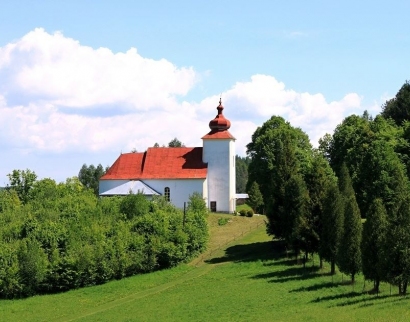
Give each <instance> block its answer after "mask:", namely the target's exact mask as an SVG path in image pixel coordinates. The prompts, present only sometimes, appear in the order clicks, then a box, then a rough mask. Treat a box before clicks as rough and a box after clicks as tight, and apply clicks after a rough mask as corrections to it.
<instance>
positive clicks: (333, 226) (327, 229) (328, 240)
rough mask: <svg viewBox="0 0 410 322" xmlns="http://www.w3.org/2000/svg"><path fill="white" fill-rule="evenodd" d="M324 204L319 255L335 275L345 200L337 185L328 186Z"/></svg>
mask: <svg viewBox="0 0 410 322" xmlns="http://www.w3.org/2000/svg"><path fill="white" fill-rule="evenodd" d="M323 204H324V206H323V216H322V230H321V236H320V246H319V255H320V256H321V257H322V258H323V259H324V260H326V261H328V262H329V263H330V267H331V268H330V274H332V275H333V274H335V272H336V260H337V254H338V250H339V245H340V240H341V238H342V233H343V221H344V220H343V217H344V208H343V207H344V204H343V199H342V196H341V194H340V192H339V188H338V187H337V185H336V184H331V185H329V186H328V188H327V191H326V195H325V199H324V203H323Z"/></svg>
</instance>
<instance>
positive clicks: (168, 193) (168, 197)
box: [164, 187, 171, 201]
mask: <svg viewBox="0 0 410 322" xmlns="http://www.w3.org/2000/svg"><path fill="white" fill-rule="evenodd" d="M164 196H165V200H166V201H170V200H171V190H170V189H169V187H165V189H164Z"/></svg>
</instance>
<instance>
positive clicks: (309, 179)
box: [306, 150, 337, 266]
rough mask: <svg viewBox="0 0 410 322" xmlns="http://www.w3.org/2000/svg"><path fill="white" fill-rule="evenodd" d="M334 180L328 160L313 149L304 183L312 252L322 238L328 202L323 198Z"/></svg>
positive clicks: (335, 179) (317, 247) (334, 182)
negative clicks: (308, 199)
mask: <svg viewBox="0 0 410 322" xmlns="http://www.w3.org/2000/svg"><path fill="white" fill-rule="evenodd" d="M336 182H337V178H336V176H335V174H334V172H333V170H332V168H331V167H330V165H329V162H328V161H327V160H326V159H325V157H324V156H323V154H322V153H321V152H319V151H318V150H315V151H314V153H313V159H312V166H311V168H310V171H309V173H308V175H307V176H306V185H307V187H308V190H309V197H310V203H309V208H310V211H309V213H308V221H309V222H310V227H311V230H312V231H311V234H310V236H311V238H312V239H311V240H310V244H311V251H312V252H317V251H319V244H320V240H321V238H322V237H321V236H322V224H323V217H324V216H325V215H326V214H325V213H324V206H325V204H326V203H327V202H329V201H328V200H325V198H326V191H327V188H328V186H330V185H334V184H336ZM319 255H320V253H319ZM321 259H322V258H321ZM320 265H321V266H322V260H321V261H320Z"/></svg>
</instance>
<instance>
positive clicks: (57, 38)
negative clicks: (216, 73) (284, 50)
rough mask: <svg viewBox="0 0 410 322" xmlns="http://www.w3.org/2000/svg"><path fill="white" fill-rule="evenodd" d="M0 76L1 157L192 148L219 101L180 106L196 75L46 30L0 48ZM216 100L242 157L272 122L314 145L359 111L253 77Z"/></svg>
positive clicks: (354, 104)
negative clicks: (175, 142)
mask: <svg viewBox="0 0 410 322" xmlns="http://www.w3.org/2000/svg"><path fill="white" fill-rule="evenodd" d="M0 77H1V78H2V83H1V85H0V148H2V149H3V150H4V151H6V150H7V151H12V150H13V151H20V153H25V154H30V153H33V152H34V151H36V152H38V151H43V152H46V153H48V152H53V153H59V154H60V155H61V154H65V153H67V155H68V154H70V153H74V152H75V153H88V152H91V153H107V154H109V155H110V157H109V159H110V160H114V159H115V158H116V157H117V155H118V153H119V152H120V151H121V150H122V151H124V152H126V151H130V150H131V149H133V148H136V149H137V150H138V151H143V150H145V149H146V148H147V147H149V146H152V145H153V144H154V143H155V142H158V143H159V144H167V143H168V142H169V141H170V140H171V139H173V138H174V137H177V138H179V139H180V140H181V141H182V142H184V143H185V144H186V145H187V146H198V145H201V140H200V138H201V137H202V136H203V135H205V134H206V133H207V132H208V131H209V128H208V123H209V121H210V120H211V119H212V118H213V117H214V116H215V115H216V113H217V111H216V107H217V105H218V101H219V94H218V95H213V96H210V97H206V98H203V99H202V100H201V101H198V102H185V101H183V102H181V97H184V95H185V94H186V93H188V92H189V91H190V90H191V89H192V88H193V86H194V85H195V83H196V82H197V81H198V80H199V79H200V78H199V76H198V74H197V73H196V72H195V71H194V70H193V68H185V67H177V66H175V65H174V64H172V63H171V62H169V61H167V60H165V59H162V60H152V59H148V58H144V57H142V56H140V55H139V54H138V52H137V50H136V49H130V50H128V51H127V52H126V53H113V52H112V51H111V50H109V49H107V48H99V49H93V48H91V47H87V46H83V45H81V44H79V42H78V41H75V40H73V39H71V38H67V37H65V36H64V35H62V34H61V33H59V32H56V33H54V34H49V33H47V32H45V31H44V30H43V29H35V30H34V31H32V32H29V33H28V34H27V35H25V36H24V37H23V38H21V39H20V40H18V41H16V42H14V43H11V44H8V45H6V46H4V47H2V48H0ZM222 101H223V104H224V106H225V115H226V117H227V118H229V119H230V120H231V122H232V127H231V133H232V134H233V135H234V136H235V137H236V138H237V144H236V146H237V153H239V154H241V155H244V154H245V151H246V144H248V143H249V142H250V140H251V135H252V133H253V132H254V131H255V129H256V128H257V126H260V125H262V123H263V122H265V121H266V120H268V119H269V118H270V117H271V116H272V115H280V116H282V117H284V118H285V119H286V120H288V121H289V122H290V123H291V124H292V125H293V126H298V127H301V128H302V130H304V131H305V132H306V133H308V135H309V136H310V138H311V141H312V143H313V144H314V145H316V143H317V141H318V139H319V138H320V137H321V136H323V135H324V134H325V133H326V132H329V133H332V132H333V130H334V128H335V127H336V125H337V124H339V123H340V122H341V121H342V120H343V118H344V117H345V116H347V115H349V114H352V113H358V114H361V113H362V112H363V110H364V109H365V108H363V107H362V106H361V104H362V99H361V97H360V96H359V95H358V94H355V93H349V94H346V95H345V96H344V97H343V98H342V99H340V100H339V101H333V102H328V101H327V100H326V98H325V96H324V95H323V94H320V93H315V94H311V93H298V92H296V91H294V90H292V89H288V88H286V86H285V84H284V83H283V82H280V81H278V80H276V79H275V78H274V77H273V76H269V75H260V74H258V75H253V76H252V77H251V79H250V80H249V81H247V82H237V83H236V84H233V85H232V87H231V89H229V90H228V91H226V92H225V93H222ZM372 109H373V110H376V106H372V107H371V110H372ZM10 153H11V152H10ZM16 155H17V154H16ZM27 167H29V168H30V167H31V166H30V165H27ZM67 176H69V175H67Z"/></svg>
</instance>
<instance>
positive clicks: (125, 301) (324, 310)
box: [0, 215, 410, 321]
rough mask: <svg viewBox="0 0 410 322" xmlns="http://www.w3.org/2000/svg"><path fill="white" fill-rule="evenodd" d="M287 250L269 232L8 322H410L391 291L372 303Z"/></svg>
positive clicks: (15, 308) (404, 304)
mask: <svg viewBox="0 0 410 322" xmlns="http://www.w3.org/2000/svg"><path fill="white" fill-rule="evenodd" d="M216 216H217V215H216ZM243 219H253V218H243ZM210 220H213V219H212V218H211V219H210ZM216 220H217V219H216ZM225 226H229V224H227V225H225ZM225 226H218V227H219V228H221V229H222V228H224V227H225ZM214 228H215V227H214ZM215 229H216V228H215ZM231 229H232V227H231ZM238 231H240V230H237V231H236V232H238ZM215 233H220V231H218V230H216V232H215ZM220 237H221V236H220ZM221 238H222V237H221ZM282 246H283V245H281V243H279V242H277V241H271V240H270V238H269V237H268V236H266V233H265V228H264V226H263V225H262V226H259V227H258V228H257V229H256V230H253V231H252V232H251V233H249V234H247V235H245V236H244V237H242V238H241V239H237V240H235V241H234V242H233V243H231V244H229V245H228V247H226V248H225V249H220V250H216V251H215V252H214V253H213V254H212V255H211V256H209V258H206V262H205V263H204V264H202V265H200V266H199V267H193V266H188V265H183V266H180V267H177V268H174V269H171V270H167V271H162V272H155V273H152V274H147V275H141V276H136V277H133V278H129V279H126V280H123V281H117V282H112V283H108V284H105V285H102V286H97V287H90V288H87V289H82V290H77V291H71V292H67V293H65V294H58V295H52V296H42V297H35V298H31V299H26V300H19V301H2V303H1V305H0V317H1V321H53V320H54V321H326V320H331V321H409V320H410V315H409V314H410V312H409V311H410V310H409V309H408V307H409V304H410V302H409V298H408V297H401V296H400V297H399V296H390V292H389V285H386V284H382V285H381V293H380V295H379V296H377V295H369V294H367V293H366V291H367V288H366V286H365V287H363V279H362V277H361V276H358V277H357V283H356V285H355V286H354V288H353V286H352V285H350V284H346V283H344V282H342V276H341V274H337V275H335V276H330V275H329V274H328V272H329V267H328V266H326V267H325V268H324V269H323V270H320V269H319V268H318V267H317V266H316V265H313V263H312V262H308V263H307V266H306V268H303V267H302V266H301V265H297V264H296V262H295V261H294V259H292V258H288V256H287V254H286V252H285V251H284V249H283V247H282ZM316 263H318V261H316ZM347 279H348V278H345V280H347ZM368 284H369V288H370V287H371V286H372V284H371V283H368ZM363 289H364V291H363ZM394 291H396V292H397V289H395V290H394Z"/></svg>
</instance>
